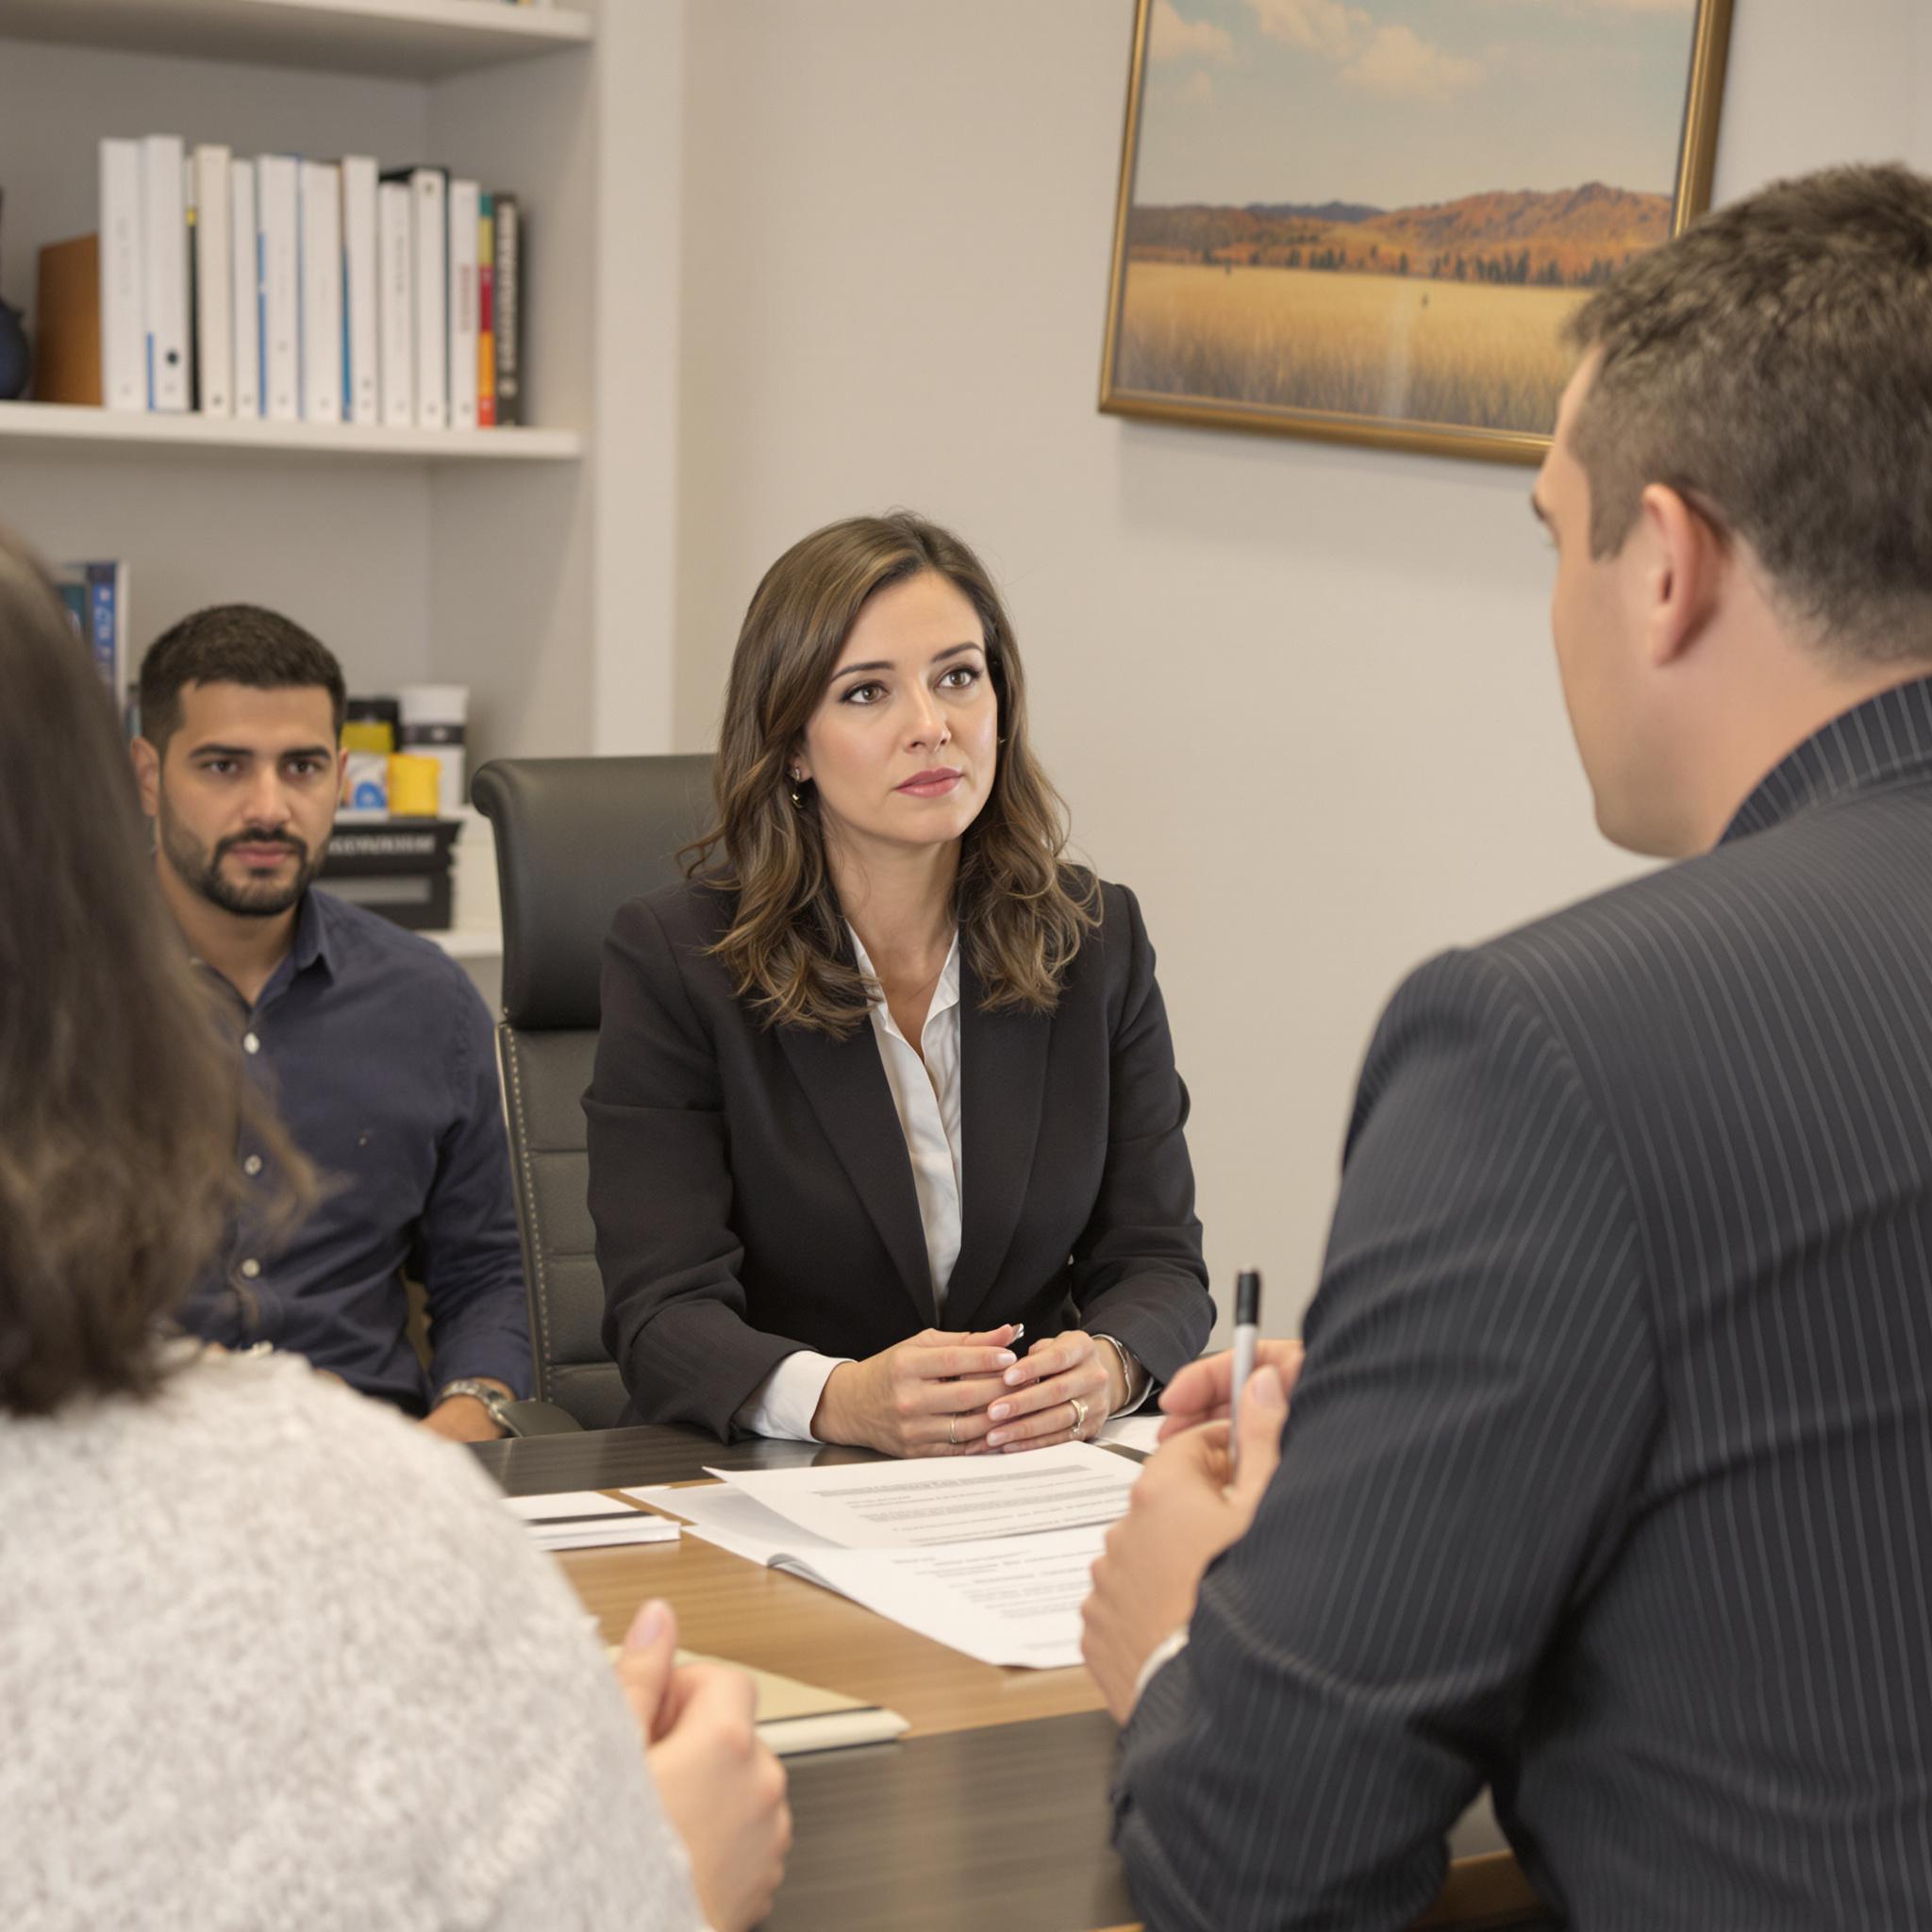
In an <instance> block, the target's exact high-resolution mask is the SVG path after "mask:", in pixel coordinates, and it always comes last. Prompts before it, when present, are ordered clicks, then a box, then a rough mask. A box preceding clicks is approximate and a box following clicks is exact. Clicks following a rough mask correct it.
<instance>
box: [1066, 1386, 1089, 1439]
mask: <svg viewBox="0 0 1932 1932" xmlns="http://www.w3.org/2000/svg"><path fill="white" fill-rule="evenodd" d="M1067 1400H1068V1401H1069V1402H1070V1403H1072V1404H1073V1407H1074V1435H1076V1436H1081V1435H1085V1434H1086V1431H1087V1405H1086V1404H1085V1403H1084V1402H1082V1401H1081V1400H1080V1398H1079V1397H1078V1396H1077V1395H1070V1396H1068V1397H1067Z"/></svg>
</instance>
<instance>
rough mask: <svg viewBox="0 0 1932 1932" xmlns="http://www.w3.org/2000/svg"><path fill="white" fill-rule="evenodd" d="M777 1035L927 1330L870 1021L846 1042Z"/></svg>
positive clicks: (927, 1298) (908, 1198)
mask: <svg viewBox="0 0 1932 1932" xmlns="http://www.w3.org/2000/svg"><path fill="white" fill-rule="evenodd" d="M778 1037H779V1039H780V1041H782V1042H783V1044H784V1048H785V1057H786V1058H787V1059H789V1060H790V1061H791V1071H792V1072H793V1073H794V1074H797V1075H798V1082H799V1085H800V1086H802V1087H803V1088H804V1089H805V1091H806V1097H807V1098H808V1100H809V1101H810V1102H811V1105H812V1111H813V1112H814V1113H816V1114H817V1115H818V1117H819V1124H820V1126H822V1127H823V1128H824V1130H825V1139H826V1140H828V1141H830V1142H831V1143H832V1147H833V1150H834V1152H836V1153H837V1155H838V1157H839V1159H840V1162H841V1165H842V1166H843V1167H844V1169H845V1172H846V1173H847V1174H850V1175H851V1177H852V1185H853V1186H854V1187H855V1188H856V1189H857V1190H858V1198H859V1199H860V1200H861V1201H863V1202H864V1203H865V1208H866V1212H867V1213H868V1214H870V1215H871V1216H872V1218H873V1222H874V1225H875V1226H876V1227H877V1228H878V1231H879V1236H880V1239H881V1240H883V1241H884V1242H885V1244H886V1252H887V1253H888V1254H889V1255H891V1257H892V1265H893V1266H894V1268H896V1269H897V1271H898V1274H899V1279H900V1281H901V1283H902V1284H903V1285H904V1287H905V1290H906V1294H907V1298H908V1300H909V1301H910V1302H911V1304H912V1306H913V1308H914V1309H915V1310H916V1311H917V1313H918V1316H919V1321H920V1324H921V1325H922V1326H924V1327H930V1326H931V1325H932V1324H933V1323H934V1321H935V1319H936V1318H935V1314H934V1308H933V1297H932V1263H931V1262H930V1261H929V1260H928V1259H927V1257H926V1252H925V1228H924V1224H923V1223H922V1222H921V1221H920V1218H919V1196H918V1194H917V1193H916V1192H915V1191H914V1190H913V1186H912V1161H911V1158H910V1157H909V1156H908V1154H907V1152H906V1135H905V1132H904V1131H903V1129H902V1128H901V1127H900V1125H899V1109H898V1108H896V1107H895V1106H894V1105H893V1104H892V1090H891V1088H890V1087H888V1086H887V1085H886V1070H885V1068H884V1067H883V1066H882V1065H881V1064H880V1063H879V1048H878V1041H876V1040H875V1039H874V1037H873V1030H872V1023H871V1021H869V1020H868V1021H866V1022H864V1023H863V1024H861V1025H860V1026H859V1027H858V1030H857V1031H856V1032H855V1033H853V1035H852V1036H851V1038H850V1039H847V1040H834V1039H833V1038H832V1036H831V1035H830V1034H829V1033H818V1032H813V1031H808V1030H807V1029H806V1028H804V1027H800V1026H783V1027H780V1028H779V1029H778Z"/></svg>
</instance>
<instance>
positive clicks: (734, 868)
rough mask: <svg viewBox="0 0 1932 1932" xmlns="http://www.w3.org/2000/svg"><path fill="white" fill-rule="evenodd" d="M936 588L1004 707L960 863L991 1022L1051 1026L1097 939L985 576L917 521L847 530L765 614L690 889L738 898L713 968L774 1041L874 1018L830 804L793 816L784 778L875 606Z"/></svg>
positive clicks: (742, 665)
mask: <svg viewBox="0 0 1932 1932" xmlns="http://www.w3.org/2000/svg"><path fill="white" fill-rule="evenodd" d="M927 571H931V572H934V573H936V574H937V575H940V576H942V577H944V578H945V579H946V580H947V581H948V582H949V583H951V584H952V585H953V586H954V587H955V588H956V589H957V590H958V591H960V592H961V594H962V595H964V596H965V598H966V599H967V601H968V602H969V603H971V604H972V606H973V608H974V611H975V612H976V613H977V615H978V618H979V622H980V625H981V628H982V629H983V630H984V632H985V636H986V664H987V674H988V675H989V676H990V677H991V679H992V686H993V691H994V692H995V693H996V695H997V697H998V699H999V718H1000V732H1001V736H1002V739H1003V743H1002V744H1001V747H1000V754H999V760H998V763H997V765H996V767H995V769H994V773H993V781H992V789H991V792H990V793H989V794H988V797H987V801H986V805H985V807H984V808H982V810H981V811H980V813H979V816H978V817H977V818H976V819H974V822H973V824H972V825H971V826H969V827H968V829H967V831H966V833H965V835H964V837H963V838H962V839H961V841H960V849H959V876H958V918H959V940H960V945H961V947H962V949H963V950H964V952H965V955H966V957H967V958H968V959H969V960H970V961H971V962H972V965H973V970H974V974H975V976H976V977H977V979H978V981H979V987H980V1004H981V1006H982V1007H984V1008H989V1009H997V1008H1021V1009H1023V1010H1026V1011H1032V1012H1050V1011H1051V1010H1052V1009H1053V1008H1054V1006H1055V1004H1056V1003H1057V1001H1058V997H1059V990H1060V982H1061V979H1062V977H1063V976H1064V974H1065V973H1066V969H1067V966H1068V964H1069V963H1070V962H1071V961H1072V959H1073V958H1074V954H1075V953H1076V952H1078V951H1079V948H1080V942H1081V940H1082V939H1083V938H1084V937H1085V936H1086V934H1087V933H1088V932H1089V931H1091V929H1092V927H1093V926H1094V924H1096V923H1097V917H1098V915H1097V913H1096V910H1095V888H1094V885H1093V881H1092V880H1091V878H1089V877H1087V876H1085V875H1084V874H1076V873H1074V872H1073V871H1072V870H1071V869H1070V868H1069V867H1067V866H1066V865H1065V864H1063V863H1062V861H1061V854H1062V853H1063V852H1064V851H1065V849H1066V843H1067V814H1066V807H1065V805H1064V804H1063V803H1062V802H1061V799H1060V796H1059V794H1058V792H1057V791H1055V790H1054V789H1053V786H1052V785H1051V784H1050V783H1049V782H1048V780H1047V776H1046V774H1045V773H1044V772H1042V771H1041V768H1040V765H1039V763H1038V761H1037V760H1036V759H1035V758H1034V756H1033V751H1032V746H1031V744H1030V742H1029V741H1028V739H1027V734H1026V681H1025V678H1024V675H1023V674H1022V672H1021V668H1020V653H1019V648H1018V646H1017V645H1016V644H1015V642H1014V641H1013V626H1012V625H1011V623H1010V622H1009V621H1008V617H1007V613H1006V608H1005V607H1004V606H1003V605H1002V604H1001V602H1000V596H999V592H998V591H996V590H995V589H994V588H993V583H992V579H991V576H989V575H987V571H986V568H985V566H984V565H983V564H982V563H981V562H980V560H979V559H978V558H976V557H975V556H974V554H973V552H972V551H971V550H969V549H968V548H967V547H966V545H965V544H964V543H962V542H961V541H959V539H958V538H957V537H955V536H954V535H953V534H952V533H951V532H950V531H948V530H942V529H941V528H940V527H939V525H936V524H929V523H927V522H926V521H925V520H924V518H923V517H918V516H914V515H912V514H911V513H910V512H909V511H905V510H900V511H895V512H894V513H893V514H891V515H890V516H883V517H850V518H847V519H846V520H845V521H844V522H843V523H838V524H830V525H826V526H825V528H824V529H822V530H816V531H814V532H813V533H812V534H811V535H810V536H809V537H806V538H804V539H802V540H801V541H799V542H796V543H794V544H793V545H792V546H791V549H790V550H788V551H787V552H786V553H785V554H784V556H783V557H781V558H779V559H778V560H777V562H776V563H774V565H773V566H772V567H771V569H770V570H768V571H767V572H766V573H765V575H764V580H763V581H762V582H761V583H760V584H759V585H758V590H757V591H756V593H755V594H754V595H753V597H752V600H751V608H749V609H748V610H747V611H746V612H745V616H744V625H743V628H742V629H741V631H740V633H739V638H738V648H737V650H736V652H735V653H734V654H733V656H732V659H731V678H730V683H729V685H728V686H727V688H726V691H725V697H724V724H723V725H722V727H721V728H720V731H719V736H718V763H717V789H718V814H719V816H718V824H717V825H716V826H715V827H714V828H713V829H712V830H711V831H710V832H708V834H707V835H706V836H705V837H704V838H703V839H701V840H700V841H698V842H697V843H696V844H695V845H694V846H693V847H691V872H692V873H693V874H696V873H698V872H700V871H706V870H707V869H708V875H709V876H711V877H712V878H713V879H715V880H716V882H717V883H718V884H720V885H721V886H724V887H725V888H727V889H730V890H733V891H736V892H737V894H738V907H737V915H736V917H735V919H734V920H733V922H732V924H731V928H730V930H729V931H728V932H726V933H725V935H724V938H723V939H722V940H721V941H719V942H718V944H717V945H716V947H715V948H714V949H713V950H714V952H715V953H716V954H717V956H718V957H719V958H722V959H723V960H724V964H725V966H726V968H727V969H728V970H729V972H730V974H731V975H732V981H733V985H734V986H735V988H736V990H737V992H738V995H739V997H740V998H741V999H747V1000H749V1001H750V1002H751V1003H752V1004H753V1005H754V1007H756V1008H758V1010H759V1011H760V1012H761V1013H762V1014H763V1015H764V1016H765V1018H766V1019H767V1020H768V1021H770V1022H772V1023H774V1024H777V1023H780V1022H783V1023H785V1024H791V1025H795V1026H805V1027H813V1028H817V1029H818V1030H819V1031H821V1032H825V1033H831V1034H835V1035H840V1036H843V1035H846V1034H849V1033H851V1032H852V1030H853V1029H854V1028H855V1027H856V1026H857V1025H858V1024H859V1022H860V1021H862V1020H863V1019H864V1018H865V1016H866V1013H867V1011H868V1010H869V1008H870V1005H871V1000H872V990H871V988H870V987H868V985H867V983H866V981H865V980H864V978H863V977H862V976H861V975H860V974H859V973H858V969H857V968H856V967H855V966H854V965H853V964H852V963H851V961H850V959H849V958H848V957H847V956H846V949H845V945H844V926H843V923H842V915H841V912H840V909H839V905H838V899H837V895H836V893H835V892H834V891H833V887H832V878H831V873H830V870H829V868H828V866H827V864H826V861H825V841H824V828H823V827H822V826H821V825H820V824H819V817H818V811H817V808H816V804H815V797H816V794H815V793H808V794H807V796H806V798H805V800H804V802H803V806H802V808H801V807H799V806H794V805H793V804H792V802H791V790H792V788H791V779H790V778H789V776H788V775H787V761H788V760H789V758H790V757H791V752H792V750H793V748H794V746H795V745H796V744H797V742H798V741H799V739H800V738H801V737H802V735H803V734H804V731H805V727H806V724H807V723H808V721H809V719H810V718H811V715H812V713H813V712H814V711H815V710H816V709H817V708H818V705H819V701H820V699H821V698H823V697H824V692H825V687H826V686H827V685H828V684H829V683H830V682H831V680H832V672H833V669H834V667H835V666H836V665H837V663H838V661H839V653H840V652H841V650H843V649H844V646H845V640H846V639H847V638H848V637H849V636H850V635H851V633H852V626H853V625H855V624H857V623H858V614H859V612H860V611H861V610H862V609H863V608H865V605H866V602H867V600H868V599H869V598H871V597H873V596H874V595H876V593H877V592H878V591H882V590H884V589H886V587H887V586H888V585H891V584H897V583H903V582H904V581H906V580H907V579H908V578H909V577H914V576H918V575H922V574H924V572H927Z"/></svg>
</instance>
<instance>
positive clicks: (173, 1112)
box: [0, 532, 310, 1415]
mask: <svg viewBox="0 0 1932 1932" xmlns="http://www.w3.org/2000/svg"><path fill="white" fill-rule="evenodd" d="M0 692H5V694H6V696H5V701H4V703H0V906H4V907H5V908H6V911H5V915H4V917H0V1410H8V1411H11V1412H12V1413H14V1414H17V1415H46V1414H50V1413H52V1412H53V1411H54V1410H55V1409H57V1408H59V1407H61V1406H62V1405H63V1404H65V1403H68V1402H70V1401H72V1400H74V1399H75V1398H76V1397H79V1396H84V1395H112V1394H137V1395H138V1394H144V1393H146V1392H148V1391H151V1390H152V1389H153V1388H154V1387H155V1386H156V1384H157V1382H158V1379H159V1376H160V1374H161V1368H160V1357H159V1353H158V1347H157V1339H158V1332H159V1330H160V1327H161V1324H162V1323H163V1321H164V1319H165V1317H166V1315H167V1314H168V1313H169V1312H170V1311H171V1310H172V1309H173V1308H174V1307H175V1306H177V1305H178V1303H179V1302H180V1301H181V1299H182V1298H183V1297H184V1296H185V1294H186V1293H187V1291H189V1289H190V1288H191V1287H192V1284H193V1281H194V1278H195V1275H196V1274H197V1273H198V1272H199V1270H200V1268H201V1266H202V1264H203V1263H204V1262H205V1261H206V1260H207V1258H208V1256H209V1255H210V1254H211V1253H212V1252H213V1250H214V1248H215V1245H216V1243H217V1241H219V1239H220V1236H221V1231H222V1225H223V1220H224V1217H225V1213H226V1212H227V1210H228V1209H229V1208H231V1207H232V1206H233V1205H234V1204H235V1203H236V1201H237V1200H238V1198H239V1195H240V1183H239V1182H238V1181H237V1180H236V1179H235V1172H236V1169H235V1139H236V1132H237V1128H238V1125H239V1124H240V1120H241V1117H242V1115H243V1114H247V1115H248V1116H250V1125H251V1127H252V1128H253V1129H254V1130H255V1131H258V1132H263V1133H265V1134H266V1135H267V1136H268V1139H269V1144H270V1146H271V1147H272V1149H273V1150H274V1152H275V1166H276V1169H277V1171H278V1172H279V1173H280V1174H283V1175H284V1176H286V1177H287V1178H286V1183H285V1199H284V1200H283V1202H282V1203H281V1206H282V1207H283V1208H284V1209H285V1211H291V1210H292V1208H294V1207H295V1206H296V1205H298V1204H299V1202H300V1201H301V1200H303V1199H305V1198H306V1197H307V1195H308V1189H309V1187H310V1180H309V1174H308V1168H307V1167H306V1165H305V1164H304V1163H303V1162H302V1161H301V1159H300V1158H299V1157H297V1156H296V1155H295V1154H294V1153H293V1151H292V1149H291V1147H290V1146H289V1144H288V1142H287V1140H286V1137H285V1136H284V1135H283V1134H282V1132H281V1130H280V1129H279V1128H278V1127H277V1126H276V1125H275V1123H274V1122H273V1121H271V1120H265V1119H262V1118H259V1117H258V1116H259V1113H260V1111H261V1110H260V1109H259V1108H258V1104H257V1103H255V1102H253V1101H251V1100H250V1099H249V1097H248V1094H249V1091H250V1090H249V1089H248V1087H247V1084H246V1082H245V1081H244V1080H243V1079H242V1077H241V1074H240V1072H239V1070H238V1068H237V1067H236V1066H235V1064H234V1063H233V1058H232V1057H231V1056H229V1055H226V1054H225V1052H224V1051H223V1048H222V1045H221V1042H220V1036H219V1034H218V1033H217V1031H216V1027H215V1024H214V1015H213V1009H212V1007H211V1004H210V1001H209V998H208V994H207V992H206V991H205V990H204V989H203V987H202V985H201V984H200V982H199V980H198V978H197V976H196V974H195V971H194V968H193V966H192V963H191V962H190V960H189V958H188V955H187V951H186V948H185V947H184V946H183V945H182V943H181V941H180V938H179V935H178V934H177V932H176V931H175V925H174V923H173V921H172V920H171V919H170V918H169V916H168V913H167V909H166V908H165V906H164V905H163V904H162V901H161V897H160V890H159V887H158V883H157V881H156V878H155V867H154V860H153V858H152V856H151V854H150V851H149V848H148V841H147V838H146V835H145V832H144V828H143V824H142V816H141V810H140V806H139V803H138V801H137V798H136V794H135V789H134V781H133V775H132V773H131V771H130V769H129V765H128V758H127V750H126V746H125V744H124V743H123V742H122V741H121V734H120V731H119V729H118V728H117V720H116V717H115V714H114V708H113V705H112V702H111V700H110V699H109V697H108V693H107V691H106V690H105V689H104V687H103V686H102V683H101V680H100V678H99V677H98V676H97V675H95V673H94V671H93V668H92V665H91V664H90V662H89V660H88V653H87V648H86V646H85V644H84V643H83V642H82V641H80V639H78V638H77V637H76V636H75V632H74V627H73V625H71V624H70V623H69V622H68V619H67V613H66V611H65V609H64V608H62V606H61V603H60V600H59V597H58V595H57V594H56V592H55V591H54V589H53V586H52V584H51V583H50V582H49V580H48V578H47V575H46V574H45V572H44V571H43V570H42V568H41V567H40V565H39V564H38V563H36V562H35V560H34V559H33V558H31V557H30V556H29V555H28V554H27V553H26V551H25V550H24V549H23V548H21V546H20V545H19V544H17V543H16V542H14V541H12V540H11V539H9V538H8V536H7V535H6V534H5V533H4V532H0Z"/></svg>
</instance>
